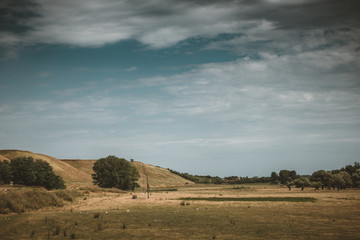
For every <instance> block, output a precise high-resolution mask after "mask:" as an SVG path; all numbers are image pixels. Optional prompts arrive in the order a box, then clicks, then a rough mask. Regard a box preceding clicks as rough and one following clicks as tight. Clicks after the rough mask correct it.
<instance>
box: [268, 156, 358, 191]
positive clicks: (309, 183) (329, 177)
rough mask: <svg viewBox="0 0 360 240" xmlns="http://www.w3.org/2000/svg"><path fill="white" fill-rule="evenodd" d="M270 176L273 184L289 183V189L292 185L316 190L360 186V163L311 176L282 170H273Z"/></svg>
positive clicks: (321, 171) (315, 173)
mask: <svg viewBox="0 0 360 240" xmlns="http://www.w3.org/2000/svg"><path fill="white" fill-rule="evenodd" d="M270 178H271V183H272V184H280V183H281V184H284V185H287V186H288V188H289V190H291V186H292V185H294V186H295V187H298V188H301V189H302V190H304V188H305V187H313V188H315V190H318V189H320V188H322V189H324V188H326V189H331V188H333V189H338V190H341V189H346V188H351V187H353V188H360V164H359V163H358V162H355V163H354V165H347V166H346V167H343V168H341V169H338V170H332V171H325V170H318V171H315V172H314V173H313V174H312V175H311V176H299V175H297V174H296V172H295V171H289V170H281V171H280V172H279V174H277V173H276V172H272V173H271V177H270Z"/></svg>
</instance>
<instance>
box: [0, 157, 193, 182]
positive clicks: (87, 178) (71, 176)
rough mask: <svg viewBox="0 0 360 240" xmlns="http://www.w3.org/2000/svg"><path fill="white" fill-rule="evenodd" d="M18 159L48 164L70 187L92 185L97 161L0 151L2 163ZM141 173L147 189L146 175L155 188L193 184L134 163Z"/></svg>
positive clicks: (160, 169)
mask: <svg viewBox="0 0 360 240" xmlns="http://www.w3.org/2000/svg"><path fill="white" fill-rule="evenodd" d="M18 157H32V158H34V159H41V160H43V161H46V162H48V163H49V164H50V165H51V166H52V168H53V170H54V172H55V174H57V175H59V176H61V177H62V178H63V179H64V180H65V182H66V183H67V184H68V185H69V184H71V185H74V186H76V185H78V186H80V185H84V184H86V185H92V177H91V174H93V170H92V167H93V165H94V163H95V162H96V160H79V159H61V160H59V159H56V158H54V157H50V156H47V155H44V154H38V153H33V152H29V151H21V150H0V161H3V160H11V159H14V158H18ZM132 164H133V166H135V167H136V168H137V169H138V171H139V173H140V178H139V180H138V183H139V184H140V185H141V187H144V188H145V187H146V175H147V176H148V180H149V185H150V187H151V188H154V187H169V186H183V185H185V184H193V182H191V181H188V180H186V179H184V178H182V177H180V176H178V175H176V174H173V173H171V172H170V171H169V170H167V169H165V168H161V167H155V166H152V165H149V164H145V163H141V162H136V161H134V162H132Z"/></svg>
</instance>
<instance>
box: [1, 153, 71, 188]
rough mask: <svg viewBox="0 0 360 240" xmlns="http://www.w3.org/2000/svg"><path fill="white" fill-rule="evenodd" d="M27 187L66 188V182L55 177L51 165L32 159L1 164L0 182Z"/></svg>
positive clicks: (22, 158) (23, 158)
mask: <svg viewBox="0 0 360 240" xmlns="http://www.w3.org/2000/svg"><path fill="white" fill-rule="evenodd" d="M11 181H12V182H13V183H15V184H20V185H25V186H43V187H45V188H46V189H48V190H50V189H63V188H65V183H64V180H63V179H62V178H61V177H60V176H57V175H55V173H54V171H53V169H52V167H51V166H50V164H49V163H47V162H45V161H42V160H36V161H35V160H34V159H33V158H32V157H20V158H15V159H13V160H11V162H10V163H9V162H7V161H4V162H1V163H0V182H3V183H6V184H9V183H10V182H11Z"/></svg>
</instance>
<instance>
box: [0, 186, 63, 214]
mask: <svg viewBox="0 0 360 240" xmlns="http://www.w3.org/2000/svg"><path fill="white" fill-rule="evenodd" d="M63 205H64V203H63V201H62V200H61V199H60V198H58V197H57V196H56V194H54V193H52V192H48V191H45V190H39V189H36V190H8V191H6V192H2V193H0V213H2V214H6V213H9V212H17V213H21V212H25V211H26V210H37V209H40V208H43V207H62V206H63Z"/></svg>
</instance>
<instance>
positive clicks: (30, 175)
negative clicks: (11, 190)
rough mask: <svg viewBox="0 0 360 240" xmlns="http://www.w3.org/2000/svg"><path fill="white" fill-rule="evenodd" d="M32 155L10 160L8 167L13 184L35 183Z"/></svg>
mask: <svg viewBox="0 0 360 240" xmlns="http://www.w3.org/2000/svg"><path fill="white" fill-rule="evenodd" d="M33 163H34V159H33V158H32V157H19V158H15V159H13V160H11V162H10V167H11V171H12V174H13V181H14V183H15V184H21V185H27V186H31V185H34V184H35V181H36V175H35V169H34V164H33Z"/></svg>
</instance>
